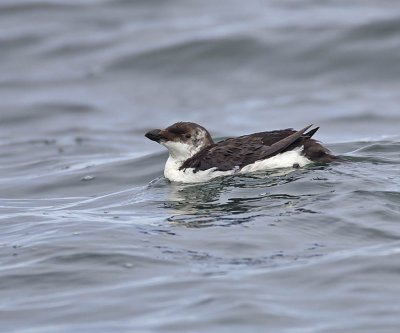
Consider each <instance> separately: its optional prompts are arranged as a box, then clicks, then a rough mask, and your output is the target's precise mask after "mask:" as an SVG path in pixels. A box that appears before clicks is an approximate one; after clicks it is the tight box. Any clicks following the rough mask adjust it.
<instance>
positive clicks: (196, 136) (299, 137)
mask: <svg viewBox="0 0 400 333" xmlns="http://www.w3.org/2000/svg"><path fill="white" fill-rule="evenodd" d="M312 126H313V125H309V126H307V127H304V128H303V129H301V130H299V131H295V130H293V129H292V128H287V129H282V130H275V131H267V132H257V133H253V134H248V135H243V136H239V137H232V138H228V139H225V140H222V141H219V142H214V140H213V139H212V137H211V135H210V133H209V132H208V131H207V130H206V129H205V128H204V127H203V126H201V125H198V124H196V123H193V122H177V123H175V124H173V125H171V126H169V127H167V128H165V129H162V130H161V129H154V130H151V131H148V132H147V133H146V134H145V137H147V138H148V139H150V140H152V141H155V142H157V143H159V144H161V145H163V146H165V147H166V148H167V149H168V151H169V157H168V160H167V162H166V164H165V168H164V176H165V178H167V179H168V180H170V181H171V182H181V183H200V182H206V181H209V180H211V179H213V178H216V177H221V176H228V175H235V174H247V173H253V172H259V171H266V170H272V169H277V168H300V167H304V166H305V165H308V164H310V163H319V164H325V163H330V162H333V161H334V160H336V158H337V157H336V156H334V155H332V154H331V152H330V151H329V150H328V149H327V148H325V147H324V146H322V144H320V143H319V142H318V141H316V140H314V139H312V137H313V135H314V134H315V133H316V132H317V131H318V129H319V127H315V128H314V129H312V130H309V129H310V128H311V127H312ZM308 130H309V131H308ZM307 131H308V132H307Z"/></svg>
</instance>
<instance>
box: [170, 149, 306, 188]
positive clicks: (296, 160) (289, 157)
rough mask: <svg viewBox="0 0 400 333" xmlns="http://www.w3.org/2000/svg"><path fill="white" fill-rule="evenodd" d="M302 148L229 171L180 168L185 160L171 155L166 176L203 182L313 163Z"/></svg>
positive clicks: (176, 180) (175, 180)
mask: <svg viewBox="0 0 400 333" xmlns="http://www.w3.org/2000/svg"><path fill="white" fill-rule="evenodd" d="M302 150H303V147H299V148H296V149H293V150H291V151H287V152H285V153H282V154H278V155H275V156H273V157H270V158H267V159H265V160H260V161H257V162H255V163H253V164H249V165H246V166H245V167H243V168H242V169H241V170H239V169H237V168H235V169H234V170H229V171H217V170H215V168H212V169H208V170H205V171H197V172H193V171H194V169H193V168H187V169H185V170H179V168H180V167H181V165H182V163H183V161H176V160H175V159H173V158H172V157H171V156H170V157H169V158H168V160H167V163H166V164H165V169H164V176H165V177H166V178H168V179H169V180H171V181H173V182H182V183H201V182H206V181H209V180H210V179H213V178H216V177H221V176H229V175H233V174H236V173H251V172H257V171H265V170H272V169H279V168H293V165H294V164H298V165H299V166H300V167H303V166H305V165H307V164H309V163H311V161H310V160H309V159H308V158H307V157H305V156H303V155H301V152H302Z"/></svg>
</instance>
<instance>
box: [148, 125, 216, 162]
mask: <svg viewBox="0 0 400 333" xmlns="http://www.w3.org/2000/svg"><path fill="white" fill-rule="evenodd" d="M145 136H146V137H147V138H148V139H150V140H152V141H155V142H157V143H159V144H162V145H163V146H165V147H166V148H167V149H168V151H169V155H170V156H171V157H172V158H173V159H175V160H177V161H185V160H187V159H188V158H190V157H192V156H193V155H195V154H196V153H198V152H199V151H200V150H202V149H203V148H205V147H207V146H209V145H212V144H213V143H214V142H213V140H212V138H211V135H210V133H208V131H207V130H206V129H205V128H204V127H202V126H200V125H198V124H195V123H189V122H179V123H175V124H173V125H171V126H169V127H167V128H166V129H163V130H160V129H154V130H152V131H149V132H147V133H146V134H145Z"/></svg>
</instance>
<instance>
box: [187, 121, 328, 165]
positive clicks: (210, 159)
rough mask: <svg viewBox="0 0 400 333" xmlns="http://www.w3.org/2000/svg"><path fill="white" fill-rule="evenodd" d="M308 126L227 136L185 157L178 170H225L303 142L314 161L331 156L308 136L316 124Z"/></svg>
mask: <svg viewBox="0 0 400 333" xmlns="http://www.w3.org/2000/svg"><path fill="white" fill-rule="evenodd" d="M310 127H311V125H310V126H308V127H306V128H304V129H302V130H300V131H297V132H296V131H294V130H293V129H284V130H278V131H270V132H259V133H254V134H250V135H244V136H240V137H237V138H229V139H226V140H223V141H220V142H218V143H213V144H211V145H209V146H207V147H205V148H203V149H202V150H201V151H199V152H198V153H197V154H195V155H194V156H192V157H191V158H189V159H188V160H186V161H185V162H184V163H183V164H182V166H181V168H180V169H181V170H183V169H187V168H193V169H194V172H197V171H202V170H208V169H210V168H216V170H219V171H227V170H232V169H234V168H235V167H236V168H239V169H241V168H243V167H245V166H246V165H249V164H252V163H254V162H256V161H259V160H263V159H266V158H270V157H273V156H275V155H277V154H280V153H283V152H286V151H289V150H293V149H295V148H297V147H301V146H304V149H303V154H304V156H306V157H307V158H308V159H310V160H311V161H313V162H316V163H328V162H332V161H333V160H335V159H336V158H335V156H333V155H331V154H330V152H329V150H328V149H326V148H325V147H323V146H322V145H321V144H320V143H319V142H317V141H316V140H314V139H312V138H311V137H312V136H313V135H314V134H315V133H316V132H317V130H318V127H317V128H315V129H313V130H311V131H309V132H307V133H305V131H306V130H307V129H309V128H310Z"/></svg>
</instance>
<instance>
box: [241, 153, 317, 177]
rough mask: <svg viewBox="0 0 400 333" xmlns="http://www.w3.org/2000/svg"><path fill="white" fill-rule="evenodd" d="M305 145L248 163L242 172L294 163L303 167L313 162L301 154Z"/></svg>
mask: <svg viewBox="0 0 400 333" xmlns="http://www.w3.org/2000/svg"><path fill="white" fill-rule="evenodd" d="M302 151H303V147H299V148H296V149H293V150H290V151H287V152H284V153H282V154H278V155H275V156H273V157H270V158H267V159H265V160H261V161H257V162H255V163H253V164H249V165H246V166H245V167H244V168H242V169H241V170H240V173H249V172H257V171H263V170H271V169H279V168H292V167H293V165H294V164H298V165H299V167H303V166H305V165H307V164H310V163H312V162H311V161H310V160H309V159H308V158H307V157H305V156H303V155H301V152H302Z"/></svg>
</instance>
